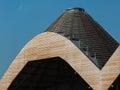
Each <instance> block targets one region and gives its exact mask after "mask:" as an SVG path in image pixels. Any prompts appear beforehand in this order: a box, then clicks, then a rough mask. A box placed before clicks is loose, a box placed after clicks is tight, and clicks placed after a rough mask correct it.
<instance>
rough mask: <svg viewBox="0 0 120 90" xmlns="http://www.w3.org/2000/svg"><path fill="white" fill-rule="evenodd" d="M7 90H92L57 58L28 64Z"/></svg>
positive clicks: (67, 65) (66, 64) (68, 66)
mask: <svg viewBox="0 0 120 90" xmlns="http://www.w3.org/2000/svg"><path fill="white" fill-rule="evenodd" d="M8 90H93V89H92V88H91V87H90V86H89V85H88V84H87V83H86V82H85V81H84V80H83V79H82V78H81V77H80V76H79V75H78V74H77V73H76V72H75V71H74V70H73V69H72V67H71V66H70V65H69V64H68V63H66V62H65V61H64V60H63V59H61V58H59V57H55V58H50V59H45V60H36V61H31V62H28V63H27V64H26V65H25V67H24V68H23V69H22V71H21V72H20V73H19V74H18V75H17V77H16V78H15V79H14V81H13V82H12V83H11V85H10V87H9V88H8Z"/></svg>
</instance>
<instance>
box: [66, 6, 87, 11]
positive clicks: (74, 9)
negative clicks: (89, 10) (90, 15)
mask: <svg viewBox="0 0 120 90" xmlns="http://www.w3.org/2000/svg"><path fill="white" fill-rule="evenodd" d="M76 10H78V11H85V10H84V9H83V8H79V7H75V8H68V9H67V10H66V11H76Z"/></svg>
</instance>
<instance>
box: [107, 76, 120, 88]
mask: <svg viewBox="0 0 120 90" xmlns="http://www.w3.org/2000/svg"><path fill="white" fill-rule="evenodd" d="M108 90H120V75H119V76H118V77H117V79H116V80H115V81H114V82H113V83H112V85H111V86H110V87H109V89H108Z"/></svg>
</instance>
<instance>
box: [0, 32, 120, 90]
mask: <svg viewBox="0 0 120 90" xmlns="http://www.w3.org/2000/svg"><path fill="white" fill-rule="evenodd" d="M51 57H61V58H63V59H64V60H65V61H66V62H67V63H68V64H69V65H70V66H71V67H72V68H73V69H74V70H75V71H76V72H77V73H78V74H79V75H80V76H81V77H82V78H83V79H84V80H85V81H86V82H87V83H88V84H89V85H90V86H91V87H92V88H93V89H94V90H107V89H108V88H109V87H110V86H111V84H112V83H113V82H114V81H115V79H116V78H117V77H118V76H119V74H120V46H119V47H118V48H117V49H116V51H115V52H114V53H113V55H112V56H111V57H110V59H109V61H108V62H107V63H106V64H105V66H104V67H103V68H102V70H100V69H99V68H98V67H96V65H94V64H93V63H92V62H91V61H90V60H89V58H88V57H87V56H86V55H85V54H84V53H83V52H82V51H80V50H79V49H78V48H77V47H76V46H75V45H74V44H73V43H72V42H71V41H70V40H68V39H66V38H65V37H63V36H61V35H59V34H57V33H53V32H45V33H42V34H40V35H37V36H36V37H34V38H33V39H32V40H31V41H30V42H28V43H27V44H26V45H25V47H24V48H23V49H22V50H21V52H20V53H19V54H18V56H17V57H16V58H15V60H14V61H13V62H12V64H11V65H10V67H9V68H8V70H7V72H6V73H5V74H4V76H3V78H2V79H1V81H0V90H7V88H8V87H9V86H10V84H11V83H12V81H13V80H14V79H15V77H16V76H17V75H18V74H19V72H20V71H21V70H22V69H23V67H24V66H25V65H26V63H27V62H29V61H33V60H40V59H45V58H51ZM31 83H32V82H31Z"/></svg>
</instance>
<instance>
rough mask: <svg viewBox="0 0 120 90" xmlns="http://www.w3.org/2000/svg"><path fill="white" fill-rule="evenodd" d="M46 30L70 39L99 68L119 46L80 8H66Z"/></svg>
mask: <svg viewBox="0 0 120 90" xmlns="http://www.w3.org/2000/svg"><path fill="white" fill-rule="evenodd" d="M46 31H49V32H55V33H58V34H61V35H63V36H64V37H66V38H68V39H69V40H71V41H72V42H73V43H74V44H75V45H76V46H77V47H78V48H79V49H80V50H81V51H82V52H83V53H84V54H85V55H86V56H88V58H89V59H90V60H91V61H92V62H93V63H94V64H95V65H96V66H97V67H99V68H100V69H101V68H102V67H103V66H104V65H105V63H106V62H107V61H108V59H109V58H110V57H111V55H112V54H113V52H114V51H115V50H116V48H117V47H118V46H119V43H118V42H116V41H115V40H114V39H113V38H112V37H111V36H110V35H109V34H108V33H107V32H106V31H105V30H104V29H103V28H102V27H101V26H100V25H99V24H98V23H97V22H96V21H95V20H93V18H92V17H91V16H89V15H88V14H87V13H86V12H85V10H84V9H82V8H71V9H67V10H66V11H65V12H64V13H63V14H62V15H61V16H60V17H59V18H58V19H57V20H56V21H55V22H53V24H51V25H50V26H49V28H48V29H47V30H46Z"/></svg>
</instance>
